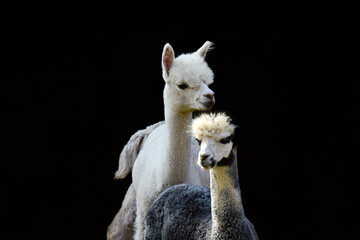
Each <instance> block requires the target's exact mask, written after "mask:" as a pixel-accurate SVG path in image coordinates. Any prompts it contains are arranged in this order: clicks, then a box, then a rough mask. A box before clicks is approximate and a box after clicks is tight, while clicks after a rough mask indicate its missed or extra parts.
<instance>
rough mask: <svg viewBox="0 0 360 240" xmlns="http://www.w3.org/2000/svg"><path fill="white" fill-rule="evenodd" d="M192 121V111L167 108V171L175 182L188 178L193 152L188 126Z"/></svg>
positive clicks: (181, 181)
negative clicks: (186, 111) (182, 111)
mask: <svg viewBox="0 0 360 240" xmlns="http://www.w3.org/2000/svg"><path fill="white" fill-rule="evenodd" d="M191 121H192V113H191V112H188V113H181V112H176V111H174V110H172V109H169V108H165V126H166V129H167V139H168V140H167V144H168V149H167V161H168V162H167V163H166V165H167V166H168V167H169V169H168V171H167V173H168V174H169V176H170V178H169V179H172V180H173V181H174V182H173V183H170V182H169V183H166V184H171V185H174V184H179V183H183V182H184V181H185V180H186V174H187V172H188V165H189V164H188V162H189V157H190V153H191V135H190V134H189V132H188V128H189V126H190V124H191Z"/></svg>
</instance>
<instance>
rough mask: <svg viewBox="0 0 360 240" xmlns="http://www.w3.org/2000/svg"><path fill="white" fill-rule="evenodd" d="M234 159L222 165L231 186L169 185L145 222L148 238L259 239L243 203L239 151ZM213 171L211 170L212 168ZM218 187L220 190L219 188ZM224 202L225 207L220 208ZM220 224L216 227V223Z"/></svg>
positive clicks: (151, 239)
mask: <svg viewBox="0 0 360 240" xmlns="http://www.w3.org/2000/svg"><path fill="white" fill-rule="evenodd" d="M234 151H235V154H234V156H233V157H235V159H234V161H232V162H231V163H230V165H229V166H215V167H214V168H222V169H223V170H224V172H226V174H227V175H228V176H229V177H230V178H231V180H233V181H230V182H231V183H230V184H229V185H230V186H225V187H220V188H219V187H216V183H215V184H214V185H212V187H211V189H212V193H211V192H210V189H209V188H205V187H201V186H192V185H187V184H180V185H176V186H173V187H170V188H168V189H167V190H165V191H164V192H163V193H162V194H160V195H159V197H158V198H157V199H156V201H155V202H154V203H153V204H152V206H151V207H150V209H149V211H148V214H147V216H146V222H145V239H146V240H160V239H169V240H170V239H171V240H177V239H179V240H180V239H181V240H183V239H187V240H192V239H193V240H195V239H219V240H220V239H221V240H225V239H241V240H243V239H244V240H253V239H254V240H256V239H258V236H257V233H256V231H255V228H254V226H253V225H252V223H251V222H250V221H249V220H248V219H247V218H246V216H245V213H244V209H243V205H242V203H241V194H240V187H239V183H238V174H237V159H236V150H234ZM210 171H211V170H210ZM211 177H213V179H212V181H213V182H214V181H215V182H216V176H215V174H212V173H211ZM215 188H216V189H215ZM234 189H235V191H236V192H237V193H238V199H237V200H238V201H239V202H240V204H236V203H235V201H233V200H232V199H233V198H232V197H231V196H233V191H232V190H234ZM215 191H217V192H218V193H219V192H220V197H219V199H220V200H218V201H220V202H215V203H213V206H214V209H213V213H212V210H211V199H212V197H211V195H212V194H213V193H214V192H215ZM218 205H221V210H220V209H218V208H217V207H218ZM215 225H216V226H215Z"/></svg>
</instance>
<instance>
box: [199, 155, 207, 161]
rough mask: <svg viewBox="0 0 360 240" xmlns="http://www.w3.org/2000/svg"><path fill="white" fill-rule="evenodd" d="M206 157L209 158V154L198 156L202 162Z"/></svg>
mask: <svg viewBox="0 0 360 240" xmlns="http://www.w3.org/2000/svg"><path fill="white" fill-rule="evenodd" d="M208 157H209V154H201V155H200V160H204V159H206V158H208Z"/></svg>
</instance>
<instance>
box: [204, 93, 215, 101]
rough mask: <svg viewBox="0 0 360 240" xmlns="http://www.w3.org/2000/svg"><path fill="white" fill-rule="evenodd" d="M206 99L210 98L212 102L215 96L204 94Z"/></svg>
mask: <svg viewBox="0 0 360 240" xmlns="http://www.w3.org/2000/svg"><path fill="white" fill-rule="evenodd" d="M204 97H207V98H209V99H210V100H212V99H213V97H214V94H213V93H207V94H204Z"/></svg>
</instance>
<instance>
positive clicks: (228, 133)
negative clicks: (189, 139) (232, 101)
mask: <svg viewBox="0 0 360 240" xmlns="http://www.w3.org/2000/svg"><path fill="white" fill-rule="evenodd" d="M231 121H232V120H231V118H230V117H229V116H227V115H226V114H225V113H210V114H206V113H203V114H201V115H200V116H199V117H197V118H195V119H194V121H193V123H192V133H193V135H194V136H195V138H196V139H197V141H198V142H199V144H200V152H199V155H198V164H199V165H200V166H201V167H202V168H204V169H210V168H213V167H214V166H216V165H217V164H218V163H219V162H220V161H221V160H222V159H223V158H228V157H229V155H230V153H231V151H232V149H233V141H232V137H233V135H234V132H235V128H236V126H235V125H234V124H232V123H231Z"/></svg>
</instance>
